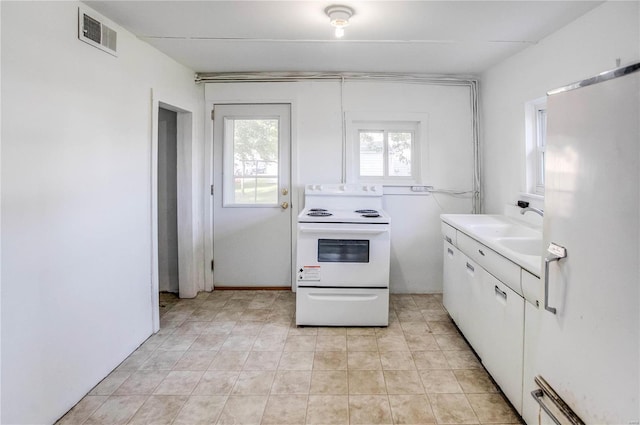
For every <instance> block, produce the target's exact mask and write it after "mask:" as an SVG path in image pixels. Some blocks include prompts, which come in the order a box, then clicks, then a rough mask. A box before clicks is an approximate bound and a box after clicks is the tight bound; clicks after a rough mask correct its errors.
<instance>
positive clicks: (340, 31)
mask: <svg viewBox="0 0 640 425" xmlns="http://www.w3.org/2000/svg"><path fill="white" fill-rule="evenodd" d="M342 36H344V28H342V27H336V38H342Z"/></svg>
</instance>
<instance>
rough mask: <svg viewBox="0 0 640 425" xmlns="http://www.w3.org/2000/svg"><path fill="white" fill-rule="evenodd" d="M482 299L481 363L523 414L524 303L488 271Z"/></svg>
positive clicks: (483, 285)
mask: <svg viewBox="0 0 640 425" xmlns="http://www.w3.org/2000/svg"><path fill="white" fill-rule="evenodd" d="M482 297H483V303H482V304H483V306H484V307H485V308H484V310H483V313H484V317H483V320H482V322H483V323H484V324H485V329H484V333H483V339H482V347H483V353H484V355H483V356H482V363H483V364H484V366H485V368H486V369H487V370H488V371H489V373H490V374H491V376H492V377H493V379H494V380H495V381H496V382H497V383H498V384H499V385H500V388H501V389H502V392H504V394H505V395H506V396H507V398H508V399H509V401H511V404H512V405H513V407H515V409H516V410H517V411H518V412H519V413H521V412H522V362H523V351H524V346H523V343H524V300H523V298H522V297H521V296H519V295H518V294H516V293H515V292H514V291H513V290H511V288H509V287H508V286H507V285H505V284H504V283H502V282H500V281H499V280H498V279H496V278H495V277H494V276H492V275H491V274H490V273H487V272H485V273H484V276H483V282H482Z"/></svg>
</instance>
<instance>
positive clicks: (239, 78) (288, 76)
mask: <svg viewBox="0 0 640 425" xmlns="http://www.w3.org/2000/svg"><path fill="white" fill-rule="evenodd" d="M308 80H339V81H340V109H341V114H342V121H343V123H342V127H343V128H342V138H343V140H342V144H343V155H342V156H343V167H342V169H343V171H342V173H343V176H342V179H343V181H344V179H345V166H346V164H344V161H345V159H344V158H345V155H344V150H345V149H346V145H345V140H346V135H345V128H344V127H345V126H344V105H343V98H342V97H343V90H344V83H345V81H346V80H354V81H387V82H394V83H404V84H432V85H440V86H463V87H469V92H470V97H469V101H470V102H471V105H470V106H471V121H472V122H471V128H472V142H473V190H472V193H473V197H472V204H473V212H474V213H480V212H481V211H482V199H483V197H482V184H481V176H482V173H481V168H480V167H481V151H480V121H479V110H478V104H479V103H478V102H479V100H478V80H477V79H476V78H474V77H473V76H464V75H461V76H455V77H454V76H450V75H429V74H403V73H366V72H199V73H196V75H195V82H196V83H242V82H247V83H249V82H251V83H275V82H294V81H308ZM446 192H447V191H442V193H446Z"/></svg>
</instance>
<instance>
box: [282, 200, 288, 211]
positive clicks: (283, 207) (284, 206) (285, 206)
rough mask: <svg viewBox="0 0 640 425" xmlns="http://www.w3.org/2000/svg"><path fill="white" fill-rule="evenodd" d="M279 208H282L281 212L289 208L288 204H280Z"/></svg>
mask: <svg viewBox="0 0 640 425" xmlns="http://www.w3.org/2000/svg"><path fill="white" fill-rule="evenodd" d="M280 206H281V207H282V209H283V210H286V209H287V208H289V203H288V202H283V203H281V204H280Z"/></svg>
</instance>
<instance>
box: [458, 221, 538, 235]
mask: <svg viewBox="0 0 640 425" xmlns="http://www.w3.org/2000/svg"><path fill="white" fill-rule="evenodd" d="M469 229H470V230H471V231H472V232H474V233H476V234H479V235H482V236H484V237H487V238H492V239H493V238H502V237H527V238H534V239H536V238H537V237H538V234H537V233H538V232H536V231H535V230H533V229H530V228H528V227H525V226H521V225H516V224H511V223H501V224H475V225H474V224H472V225H470V226H469Z"/></svg>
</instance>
